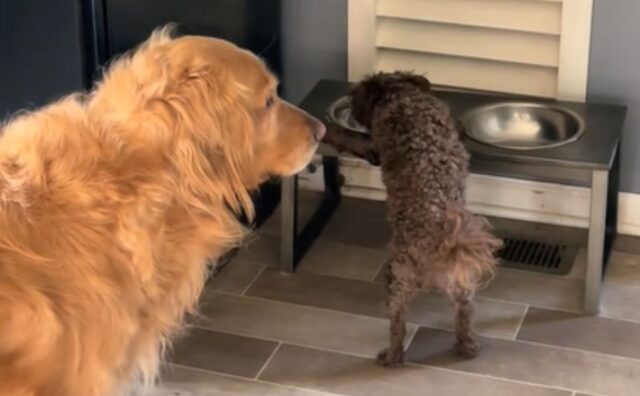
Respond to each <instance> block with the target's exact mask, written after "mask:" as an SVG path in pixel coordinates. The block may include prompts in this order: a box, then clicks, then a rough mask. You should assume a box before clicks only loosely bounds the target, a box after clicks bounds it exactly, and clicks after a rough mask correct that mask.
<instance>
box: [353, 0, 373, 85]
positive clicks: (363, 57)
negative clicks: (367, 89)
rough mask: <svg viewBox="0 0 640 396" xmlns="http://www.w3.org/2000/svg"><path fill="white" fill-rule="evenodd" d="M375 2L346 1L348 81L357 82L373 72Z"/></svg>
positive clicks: (365, 0) (367, 0)
mask: <svg viewBox="0 0 640 396" xmlns="http://www.w3.org/2000/svg"><path fill="white" fill-rule="evenodd" d="M376 1H377V0H355V1H354V0H348V2H347V7H348V8H347V14H348V18H349V26H348V32H347V34H348V40H347V41H348V51H349V52H348V54H349V61H348V63H349V66H348V67H349V75H348V78H349V80H350V81H357V80H359V79H360V78H362V77H363V76H364V75H366V74H369V73H371V72H372V71H373V66H374V64H375V55H376V52H375V50H376V48H375V42H374V40H373V38H374V37H375V32H376V11H375V10H376Z"/></svg>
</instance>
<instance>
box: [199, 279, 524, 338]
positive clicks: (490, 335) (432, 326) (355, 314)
mask: <svg viewBox="0 0 640 396" xmlns="http://www.w3.org/2000/svg"><path fill="white" fill-rule="evenodd" d="M210 293H217V294H221V295H225V296H232V297H236V298H240V297H241V298H246V299H250V300H256V301H264V302H268V303H272V304H281V305H289V306H293V307H302V308H306V309H312V310H316V311H320V312H328V313H333V314H339V315H345V316H352V317H355V318H360V319H369V320H382V321H388V320H389V318H388V317H386V316H371V315H365V314H359V313H354V312H348V311H339V310H337V309H333V308H325V307H318V306H315V305H305V304H300V303H294V302H290V301H282V300H271V299H268V298H264V297H259V296H253V295H250V294H249V295H239V294H236V293H231V292H226V291H222V290H211V292H210ZM520 305H525V304H520ZM451 315H453V313H452V314H451ZM407 324H408V325H416V326H418V327H427V328H430V329H436V330H446V331H453V328H452V327H445V326H441V327H439V326H435V325H433V324H431V325H425V324H421V323H418V322H412V321H407ZM477 334H478V335H480V336H483V337H488V338H495V339H498V340H512V339H513V337H511V336H507V335H498V334H490V333H486V332H478V333H477Z"/></svg>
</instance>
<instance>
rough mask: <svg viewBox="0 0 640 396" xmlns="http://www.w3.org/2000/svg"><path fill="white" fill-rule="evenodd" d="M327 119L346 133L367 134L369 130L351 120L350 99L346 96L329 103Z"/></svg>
mask: <svg viewBox="0 0 640 396" xmlns="http://www.w3.org/2000/svg"><path fill="white" fill-rule="evenodd" d="M327 118H328V119H329V121H331V122H333V123H335V124H338V125H340V126H341V127H343V128H344V129H346V130H348V131H351V132H356V133H361V134H365V135H368V134H369V130H368V129H367V128H365V127H363V126H362V125H360V124H359V123H358V121H356V120H355V119H354V118H353V115H352V114H351V99H350V98H349V97H348V96H342V97H340V98H338V99H337V100H336V101H334V102H333V103H331V105H330V106H329V108H328V109H327Z"/></svg>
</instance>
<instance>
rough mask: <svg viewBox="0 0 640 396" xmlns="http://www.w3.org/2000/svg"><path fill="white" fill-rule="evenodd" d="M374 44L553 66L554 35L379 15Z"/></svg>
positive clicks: (556, 41)
mask: <svg viewBox="0 0 640 396" xmlns="http://www.w3.org/2000/svg"><path fill="white" fill-rule="evenodd" d="M376 46H377V47H382V48H392V49H393V48H396V49H404V50H412V51H420V52H427V53H435V54H444V55H456V56H461V57H469V58H478V59H489V60H496V61H505V62H516V63H525V64H532V65H539V66H550V67H557V66H558V63H559V50H560V38H559V37H558V36H553V35H547V34H537V33H524V32H515V31H508V32H507V31H503V30H496V29H487V28H477V27H468V26H459V25H450V24H442V23H433V22H425V21H414V20H407V19H397V18H386V17H383V18H379V19H378V22H377V32H376Z"/></svg>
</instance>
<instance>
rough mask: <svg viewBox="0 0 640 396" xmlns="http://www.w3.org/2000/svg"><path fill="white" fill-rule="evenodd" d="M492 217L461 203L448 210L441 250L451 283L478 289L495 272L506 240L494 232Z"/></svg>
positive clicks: (439, 251) (463, 287) (465, 287)
mask: <svg viewBox="0 0 640 396" xmlns="http://www.w3.org/2000/svg"><path fill="white" fill-rule="evenodd" d="M491 231H492V230H491V225H490V224H489V221H488V220H487V219H486V218H485V217H482V216H477V215H474V214H472V213H470V212H469V211H467V210H466V209H465V208H464V207H460V206H459V205H457V206H456V207H452V208H450V209H449V210H448V211H447V223H446V226H445V230H444V235H445V237H444V238H443V240H442V241H441V243H440V246H439V249H438V253H439V254H440V256H441V257H443V258H444V262H445V264H446V265H447V267H448V272H449V274H450V275H449V276H450V282H449V284H450V285H451V287H455V288H459V289H466V290H476V289H477V288H479V287H483V286H486V285H487V284H488V283H489V282H490V281H491V279H493V275H494V273H495V266H496V258H495V255H496V253H497V252H498V251H499V250H500V249H501V248H502V241H501V240H500V239H498V238H496V237H495V236H494V235H493V233H492V232H491Z"/></svg>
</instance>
